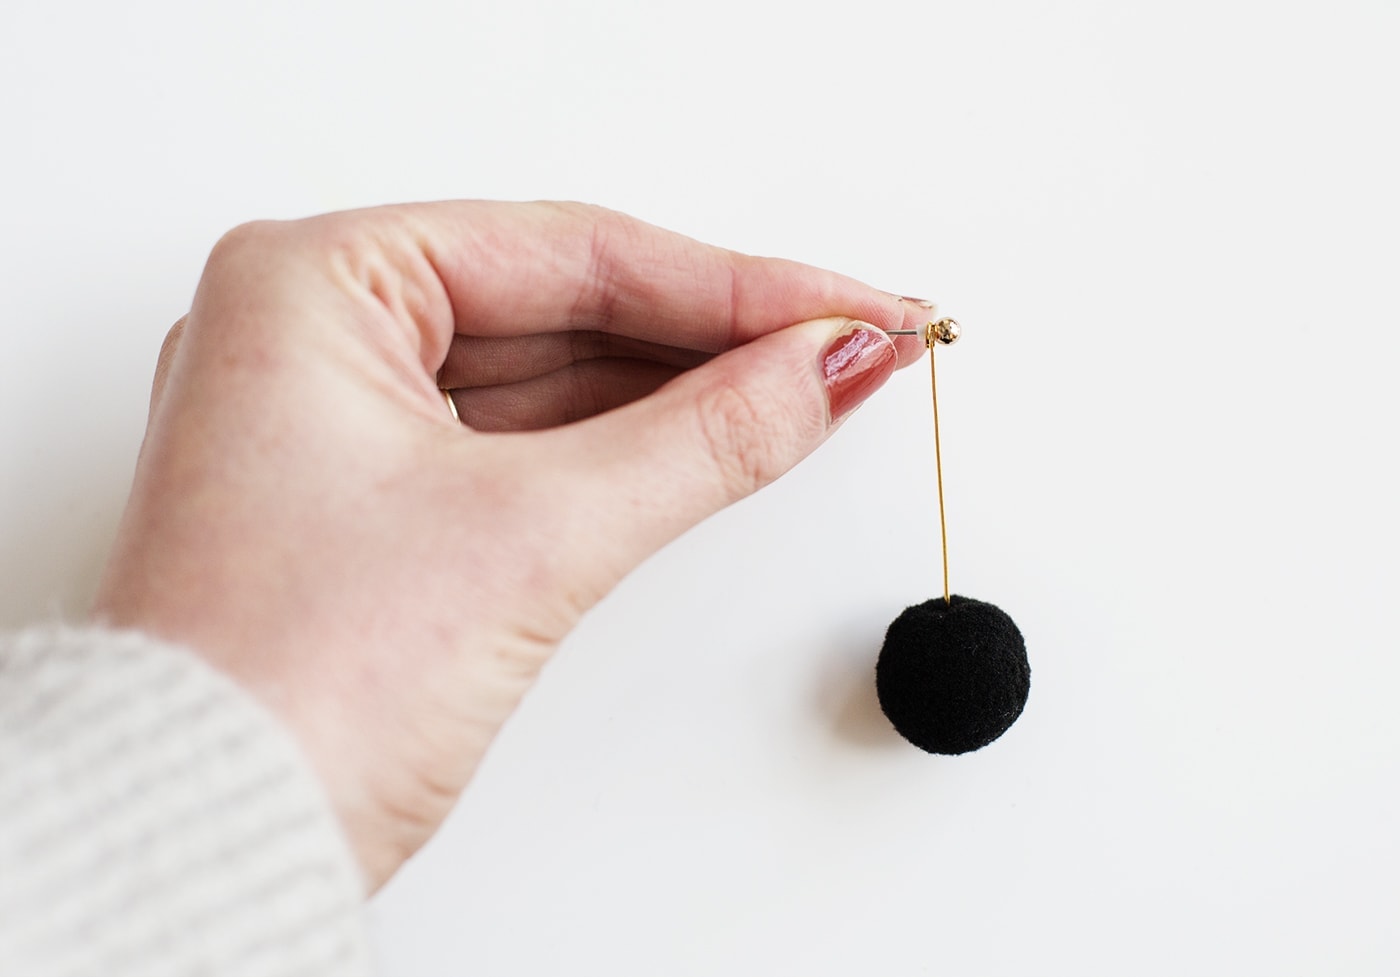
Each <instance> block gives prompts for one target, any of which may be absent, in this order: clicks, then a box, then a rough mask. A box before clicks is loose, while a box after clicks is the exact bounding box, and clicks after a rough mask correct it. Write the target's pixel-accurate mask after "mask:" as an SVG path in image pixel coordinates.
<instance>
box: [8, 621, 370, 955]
mask: <svg viewBox="0 0 1400 977" xmlns="http://www.w3.org/2000/svg"><path fill="white" fill-rule="evenodd" d="M363 899H364V884H363V880H362V879H361V877H360V875H359V872H358V869H357V867H356V864H355V862H354V859H353V857H352V855H351V853H350V850H349V848H348V846H347V844H346V842H345V839H344V837H343V836H342V834H341V832H340V828H339V825H338V824H337V822H336V820H335V817H334V815H333V813H332V812H331V810H330V807H329V805H328V802H327V800H326V798H325V796H324V794H323V793H322V791H321V788H320V785H319V783H318V782H317V780H316V778H315V776H314V774H313V773H312V771H311V769H310V767H309V766H308V764H307V762H306V760H305V758H304V757H303V756H302V754H301V753H300V752H299V750H298V749H297V747H296V745H295V743H294V742H293V741H292V739H291V737H290V735H289V734H288V733H286V732H285V731H284V730H283V729H282V728H281V727H280V726H279V725H278V723H277V722H276V721H275V720H274V719H273V718H272V717H271V716H270V715H269V714H268V713H267V712H265V711H264V710H263V709H262V707H261V706H260V705H258V704H257V703H256V702H254V701H253V700H252V699H251V698H250V697H249V696H247V695H246V694H245V693H243V692H242V691H241V690H240V689H239V688H238V687H237V686H236V685H234V683H233V682H231V681H230V680H229V679H227V678H226V677H225V676H223V675H222V674H220V673H218V672H216V671H215V670H214V669H212V668H210V667H208V666H206V665H205V664H203V663H202V662H201V661H199V660H198V659H196V658H195V657H194V656H193V655H191V654H189V653H188V652H186V651H183V650H181V649H179V648H177V647H172V646H171V645H168V644H164V643H162V642H159V641H157V640H155V639H153V638H150V637H148V636H145V635H142V634H136V633H131V632H118V631H107V630H101V629H73V628H52V627H50V628H40V629H33V630H28V631H24V632H20V633H18V634H14V635H8V636H0V974H16V975H19V974H23V975H25V977H57V975H59V974H62V975H64V977H86V975H93V977H96V975H99V974H100V975H102V977H135V975H138V974H139V975H141V977H165V975H169V977H175V975H182V977H183V975H191V974H199V975H206V977H225V975H240V977H243V975H248V977H253V975H257V977H276V975H292V974H298V975H310V974H314V975H318V977H321V975H328V977H351V975H355V977H359V975H366V974H368V973H369V972H370V969H371V968H370V964H369V959H370V957H369V953H368V950H367V948H366V943H365V937H364V930H363V924H362V904H363Z"/></svg>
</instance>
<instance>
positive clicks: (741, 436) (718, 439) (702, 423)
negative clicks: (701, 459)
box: [696, 381, 788, 498]
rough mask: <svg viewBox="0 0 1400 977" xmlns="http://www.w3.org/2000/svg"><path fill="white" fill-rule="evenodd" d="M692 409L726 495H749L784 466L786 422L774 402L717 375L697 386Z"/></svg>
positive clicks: (767, 481) (705, 448) (702, 439)
mask: <svg viewBox="0 0 1400 977" xmlns="http://www.w3.org/2000/svg"><path fill="white" fill-rule="evenodd" d="M696 415H697V418H698V427H699V434H700V441H701V444H702V446H703V450H704V452H705V455H706V457H707V458H708V459H709V461H710V463H711V464H712V465H713V467H714V471H715V473H716V474H717V476H718V478H719V481H720V484H721V485H722V486H723V487H724V489H725V491H726V493H727V494H728V495H729V496H730V497H732V498H742V497H743V496H746V495H750V494H752V493H753V492H755V491H757V490H758V489H760V488H762V487H763V486H764V485H767V484H768V483H769V482H771V481H773V480H774V479H775V478H777V477H778V476H779V475H781V474H782V473H783V472H784V471H786V470H787V467H788V466H787V462H786V459H787V452H786V450H785V447H786V443H787V440H788V431H787V428H788V425H787V424H786V423H785V421H784V419H783V414H782V411H781V410H779V409H777V406H776V405H774V404H772V403H770V402H768V401H767V400H766V399H763V398H761V397H759V396H756V395H755V394H754V392H752V391H750V390H746V389H745V388H743V387H740V386H739V385H737V384H734V383H732V382H724V381H719V382H715V383H712V384H711V385H710V386H708V387H706V388H705V389H704V390H703V391H702V392H701V394H700V396H699V397H698V398H697V401H696Z"/></svg>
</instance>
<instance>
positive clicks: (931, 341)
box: [889, 319, 962, 605]
mask: <svg viewBox="0 0 1400 977" xmlns="http://www.w3.org/2000/svg"><path fill="white" fill-rule="evenodd" d="M889 332H890V335H891V336H922V337H923V340H924V345H925V346H927V347H928V378H929V386H930V388H931V389H932V392H933V458H934V467H935V468H936V469H937V472H938V533H939V536H940V537H942V540H943V602H944V603H945V604H949V605H951V604H952V603H953V595H952V591H951V590H949V587H948V518H947V516H946V515H945V514H944V511H943V443H942V440H941V439H940V438H939V435H938V367H937V365H936V364H935V363H934V355H933V348H934V346H935V345H937V346H951V345H953V344H954V343H956V342H957V341H958V337H960V336H961V335H962V327H961V326H959V325H958V322H957V320H956V319H939V320H938V321H937V322H930V323H928V324H927V325H926V326H924V328H923V329H891V330H890V331H889Z"/></svg>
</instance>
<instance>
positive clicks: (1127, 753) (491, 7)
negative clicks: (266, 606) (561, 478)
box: [0, 0, 1400, 977]
mask: <svg viewBox="0 0 1400 977" xmlns="http://www.w3.org/2000/svg"><path fill="white" fill-rule="evenodd" d="M1397 46H1400V5H1397V4H1396V3H1394V2H1393V0H1374V2H1370V3H1362V2H1326V3H1324V2H1317V3H1288V2H1272V3H1241V2H1221V0H1212V2H1209V3H1199V2H1176V3H1170V4H1166V3H1163V4H1154V5H1149V4H1140V3H1122V2H1102V3H1089V2H1063V3H1049V2H1047V3H1032V2H1019V3H995V2H993V3H968V2H962V3H948V2H928V3H913V2H910V0H903V2H890V0H863V2H861V3H846V4H840V5H834V4H821V3H817V4H813V3H807V4H797V3H795V2H794V3H781V2H777V0H743V2H733V0H719V2H711V3H707V4H703V5H701V4H694V5H684V6H682V5H678V4H669V3H664V2H662V3H658V2H654V0H653V2H644V0H631V2H628V0H592V2H586V3H585V2H577V3H570V2H565V0H542V2H528V0H527V2H512V3H507V2H496V3H485V2H480V0H476V2H472V0H467V2H456V3H451V4H448V3H441V4H435V3H431V2H427V0H400V2H398V3H395V4H393V5H388V4H386V5H383V6H375V5H372V4H370V3H368V2H356V3H346V2H337V3H332V2H328V0H327V2H315V3H295V2H288V0H252V2H247V0H245V2H240V3H236V4H235V3H217V4H211V3H202V2H201V3H192V2H188V0H184V2H163V3H162V2H155V0H133V2H126V3H121V4H114V3H97V2H95V0H93V2H87V3H62V2H52V0H47V2H37V0H6V2H5V3H4V4H3V8H2V9H0V93H2V94H0V194H2V195H3V199H2V200H0V203H3V207H0V448H2V449H3V453H4V454H3V457H4V465H3V469H2V470H0V582H2V583H3V586H0V625H17V624H20V623H23V622H26V621H30V620H35V619H41V618H50V617H53V616H54V615H57V614H63V615H67V616H70V617H72V616H77V615H80V614H81V613H82V611H83V609H84V607H85V602H86V600H87V598H88V596H89V594H90V592H91V588H92V585H93V581H94V578H95V575H96V572H97V568H98V566H99V565H100V562H101V560H102V557H103V554H104V551H105V549H106V547H107V546H108V544H109V542H110V538H111V535H112V532H113V529H114V526H115V522H116V519H117V516H118V514H119V511H120V508H121V505H122V501H123V496H124V493H125V490H126V487H127V483H128V480H129V478H130V473H131V469H132V464H133V460H134V457H135V451H136V448H137V445H138V443H139V438H140V434H141V430H142V425H143V421H144V409H145V397H146V389H147V384H148V382H149V377H150V373H151V367H152V364H153V362H154V359H155V353H156V350H157V348H158V345H159V342H160V339H161V337H162V335H163V333H164V331H165V329H166V328H167V327H168V326H169V324H170V323H171V322H173V321H174V320H175V319H176V318H177V317H178V316H179V315H180V314H181V313H182V312H183V311H184V310H185V308H186V305H187V303H188V300H189V297H190V295H191V294H192V291H193V288H194V285H195V282H196V280H197V279H198V275H199V271H200V268H201V265H202V263H203V259H204V256H205V254H206V253H207V251H208V248H209V246H210V245H211V244H212V242H213V241H214V240H215V239H216V238H217V237H218V235H219V234H220V233H221V232H222V231H224V230H225V229H227V228H228V227H230V226H232V225H234V224H236V223H238V222H241V221H244V220H247V219H250V218H254V217H290V216H297V215H302V214H306V213H311V212H316V211H321V210H327V209H335V208H341V207H346V206H354V205H361V204H369V203H380V202H390V201H397V200H406V199H425V198H438V197H458V196H483V197H498V198H540V197H544V198H578V199H584V200H588V201H592V202H596V203H602V204H606V205H609V206H612V207H615V208H617V209H621V210H625V211H628V212H631V213H633V214H636V215H637V216H640V217H643V218H645V219H648V220H651V221H653V222H655V223H659V224H662V225H665V226H668V227H672V228H675V229H677V230H680V231H684V232H686V233H689V234H691V235H694V236H697V237H700V238H703V239H706V240H710V241H712V242H714V243H718V244H724V245H727V246H730V247H734V248H738V249H741V250H745V251H751V252H758V253H764V254H777V255H783V256H786V257H792V258H797V259H801V260H805V261H809V262H812V263H816V264H821V265H826V266H830V267H833V268H836V269H838V270H841V271H844V272H847V273H850V274H853V275H856V276H859V277H862V278H864V279H866V280H868V281H870V282H872V283H875V284H878V285H880V286H881V287H885V288H889V289H891V290H895V291H900V292H904V293H908V294H916V295H919V294H925V295H929V296H930V297H933V298H936V299H938V300H939V301H940V302H941V303H942V306H943V309H944V311H946V312H948V313H951V314H953V315H956V316H957V317H958V318H959V319H960V320H961V321H962V322H963V325H964V328H965V338H964V340H963V342H962V343H961V344H959V345H958V346H957V347H955V348H954V349H952V350H948V351H947V352H945V353H944V354H942V356H941V358H940V361H939V362H940V367H941V369H940V380H941V384H940V387H941V390H940V393H941V395H942V399H943V409H944V418H943V420H944V426H945V431H944V451H945V463H946V466H947V482H948V503H949V518H950V520H951V531H950V538H951V545H952V558H953V571H954V584H955V589H956V590H958V591H960V592H965V593H968V594H972V595H976V596H979V597H982V598H985V599H989V600H993V601H995V602H997V603H998V604H1000V605H1001V606H1003V607H1004V608H1006V609H1007V610H1008V611H1009V612H1011V613H1012V614H1013V615H1014V616H1015V617H1016V619H1017V621H1018V622H1019V624H1020V626H1021V628H1022V630H1023V631H1024V633H1025V635H1026V638H1027V643H1028V646H1029V650H1030V655H1031V661H1032V666H1033V668H1034V677H1033V688H1032V693H1031V698H1030V702H1029V705H1028V707H1027V709H1026V712H1025V714H1024V715H1023V717H1022V718H1021V720H1020V722H1019V723H1018V724H1017V725H1016V726H1015V727H1014V728H1013V729H1012V730H1011V732H1009V733H1008V734H1007V735H1006V736H1005V737H1004V738H1003V739H1002V740H1000V741H998V742H997V743H995V744H993V745H992V746H991V747H989V748H987V749H986V750H984V751H982V752H980V753H977V754H972V755H968V756H964V757H959V758H951V759H949V758H934V757H929V756H926V755H924V754H921V753H919V752H918V751H916V750H914V749H913V748H912V747H909V746H907V745H905V744H903V742H902V741H900V740H899V739H898V738H897V737H896V736H895V735H894V734H893V733H892V732H891V731H890V730H889V729H888V727H887V726H886V725H885V723H884V721H883V719H882V718H881V717H880V715H879V713H878V711H877V709H876V706H875V704H874V698H873V691H872V676H871V669H872V666H873V662H874V657H875V654H876V652H877V650H878V647H879V643H880V639H881V636H882V634H883V629H884V627H885V626H886V624H887V623H888V622H889V620H890V619H892V618H893V617H894V616H895V614H896V613H897V612H898V611H899V610H900V609H901V608H902V607H903V606H904V605H905V604H907V603H911V602H914V601H918V600H923V599H925V598H927V597H929V596H932V595H933V594H934V593H935V592H936V591H937V590H938V588H939V586H940V583H939V580H938V575H937V574H938V564H937V556H936V548H937V541H938V536H937V527H936V525H935V523H934V522H933V520H932V519H931V509H930V499H931V496H930V491H931V486H932V480H933V460H932V452H931V446H930V440H929V412H928V407H927V396H928V394H927V379H926V373H925V372H924V371H923V370H922V369H917V370H913V371H909V372H906V373H903V374H901V375H900V376H899V377H898V378H896V380H895V381H894V382H892V384H891V385H890V386H889V387H888V388H887V390H886V391H884V392H883V393H882V394H881V395H880V396H879V397H878V398H877V399H876V400H874V401H872V402H871V403H869V404H868V405H867V406H866V407H865V408H864V409H863V410H862V411H861V412H860V413H859V414H858V415H857V416H856V417H855V418H854V419H853V420H852V421H851V422H850V423H849V424H847V425H846V426H845V427H844V428H843V429H842V430H841V431H840V432H839V434H838V435H837V436H836V438H835V439H834V440H833V441H832V442H831V443H830V444H829V445H827V446H826V447H825V448H824V449H823V450H822V451H821V452H819V454H818V455H817V456H816V457H814V458H813V459H812V460H811V461H810V462H809V463H807V464H806V465H804V466H803V467H802V468H800V469H798V470H797V471H795V472H794V473H793V474H791V475H790V476H788V477H787V478H785V479H784V480H782V481H781V482H780V483H778V485H776V486H774V487H773V488H772V489H771V490H768V491H766V492H764V493H761V494H760V495H759V496H758V497H755V498H754V499H752V500H750V501H748V502H745V503H743V504H741V505H739V506H737V507H735V508H734V509H732V510H730V511H728V512H726V513H724V514H723V515H722V516H720V517H719V518H716V519H714V520H713V521H711V522H710V523H708V524H706V525H705V526H703V527H701V528H700V529H698V530H696V531H694V532H692V533H691V534H690V535H688V536H687V537H685V538H683V539H682V540H681V541H679V542H678V543H676V544H675V545H673V546H672V547H670V548H669V549H668V550H666V551H665V552H663V553H662V554H661V555H660V556H658V557H657V558H656V559H654V560H653V561H651V562H650V563H648V564H647V565H646V566H644V567H643V568H642V569H641V570H640V571H639V572H637V573H636V574H635V575H634V576H633V577H631V578H630V579H629V580H628V581H627V582H626V583H625V584H624V585H623V586H622V587H621V588H620V590H618V591H617V593H616V594H615V595H614V596H613V597H612V598H610V599H609V600H608V601H607V602H605V603H604V605H603V606H601V607H600V608H599V609H598V610H597V611H596V612H595V613H594V614H592V615H591V616H590V617H589V618H588V619H587V620H586V621H585V623H584V624H583V626H582V627H581V628H580V629H579V630H578V632H577V633H576V634H575V635H574V637H573V638H572V639H571V640H570V641H569V643H567V644H566V646H565V647H564V649H563V650H562V651H561V652H560V654H559V656H558V658H557V659H556V660H555V662H554V663H553V664H552V665H551V666H550V668H549V670H548V672H547V674H546V676H545V677H544V679H543V680H542V682H541V683H540V685H539V686H538V687H537V689H536V691H535V692H534V693H532V695H531V696H530V698H529V699H528V700H527V702H526V703H525V705H524V707H523V708H522V709H521V710H520V712H519V713H518V714H517V715H516V716H515V718H514V719H513V720H512V722H511V724H510V725H509V726H508V728H507V730H506V731H505V733H504V734H503V735H502V736H501V738H500V739H499V740H498V742H497V743H496V745H495V747H494V748H493V752H492V754H491V755H490V757H489V759H488V762H487V764H486V765H485V767H484V769H483V770H482V771H481V773H480V774H479V775H478V777H477V779H476V780H475V782H474V783H473V784H472V785H471V787H470V788H469V790H468V791H467V793H466V795H465V797H464V798H463V801H462V803H461V805H460V807H459V808H458V810H457V811H456V813H455V814H454V816H453V818H452V819H451V820H450V822H449V823H448V825H447V827H446V828H445V830H444V831H443V832H442V834H441V835H440V836H439V837H438V839H437V840H436V841H435V842H434V843H433V844H432V845H430V846H429V847H428V848H427V849H426V850H425V851H424V852H423V853H422V854H421V855H420V856H419V857H418V858H417V859H416V860H415V861H414V862H413V863H411V864H410V865H409V866H408V867H407V868H406V869H405V870H404V872H403V873H402V874H401V876H400V877H399V878H398V879H397V880H396V881H395V882H394V883H393V884H392V885H391V886H390V887H389V888H388V889H387V890H386V891H385V892H384V893H383V894H382V895H381V896H380V897H379V898H378V899H377V900H376V902H375V904H374V908H373V911H372V925H373V927H374V931H375V940H376V943H377V946H378V950H379V953H380V956H381V958H382V962H383V969H384V972H385V973H386V974H388V975H391V977H407V975H438V974H444V975H446V974H451V975H471V974H491V975H501V977H508V975H536V974H570V975H580V974H584V975H589V974H599V975H604V974H606V975H648V977H650V975H656V974H667V975H692V974H694V975H699V974H755V975H765V977H766V975H786V974H801V975H804V977H811V975H850V974H866V973H869V974H880V975H906V974H909V975H914V974H920V975H922V974H934V975H967V977H989V975H1037V974H1065V975H1075V977H1084V975H1099V974H1103V975H1120V974H1135V975H1158V974H1161V975H1181V974H1230V975H1241V974H1259V975H1286V974H1328V975H1338V974H1346V975H1372V974H1374V975H1380V974H1394V973H1396V972H1400V933H1397V928H1398V927H1400V841H1397V831H1396V827H1397V822H1400V784H1398V781H1400V716H1397V709H1396V705H1395V700H1396V695H1397V686H1400V641H1397V638H1396V623H1395V613H1394V609H1395V604H1396V600H1397V595H1400V574H1397V571H1396V561H1397V558H1398V557H1397V544H1398V543H1400V539H1397V536H1400V533H1397V517H1396V506H1397V488H1400V486H1397V478H1396V476H1395V474H1394V471H1395V466H1396V458H1395V455H1396V441H1397V438H1396V433H1395V429H1396V422H1397V419H1400V410H1397V408H1400V396H1398V395H1397V393H1396V387H1397V373H1398V372H1400V356H1397V354H1400V338H1397V329H1398V328H1400V314H1397V304H1398V302H1397V291H1398V290H1397V285H1398V284H1400V247H1397V235H1400V194H1397V189H1396V184H1397V173H1400V150H1397V121H1396V120H1397V102H1398V101H1400V58H1397V55H1396V51H1397Z"/></svg>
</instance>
